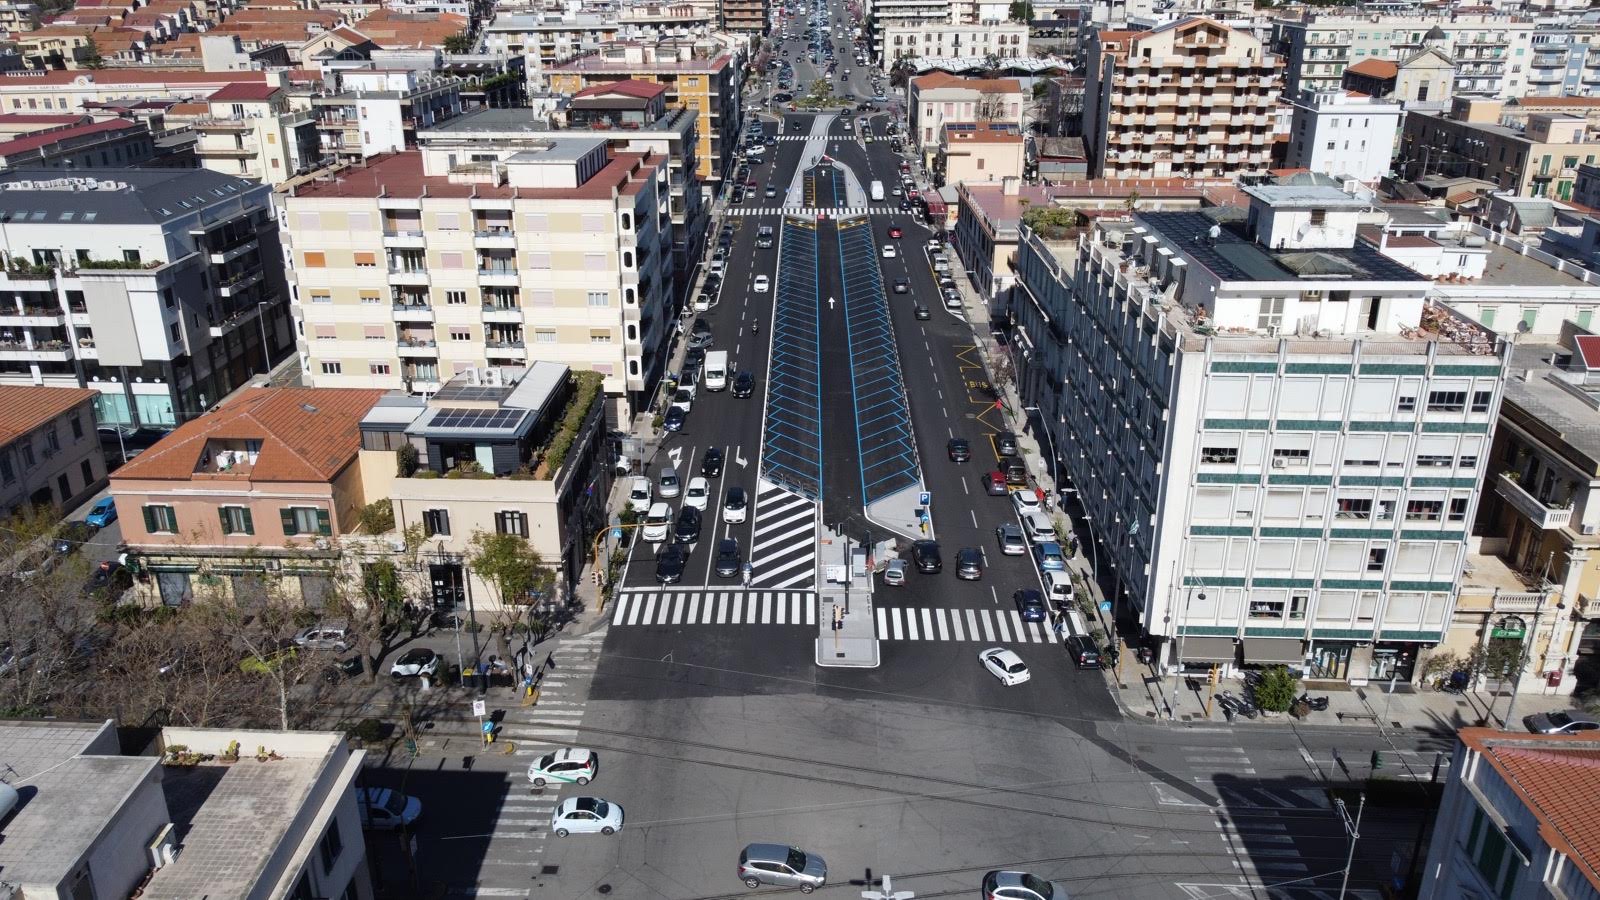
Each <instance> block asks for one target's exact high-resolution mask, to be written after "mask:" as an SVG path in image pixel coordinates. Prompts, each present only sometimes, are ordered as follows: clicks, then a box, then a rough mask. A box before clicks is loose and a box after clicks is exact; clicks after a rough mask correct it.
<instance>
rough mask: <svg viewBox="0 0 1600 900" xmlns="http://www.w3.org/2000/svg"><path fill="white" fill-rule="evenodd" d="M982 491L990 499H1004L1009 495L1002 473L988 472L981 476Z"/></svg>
mask: <svg viewBox="0 0 1600 900" xmlns="http://www.w3.org/2000/svg"><path fill="white" fill-rule="evenodd" d="M983 491H984V493H986V494H988V495H989V496H991V497H1004V496H1005V495H1006V494H1008V493H1010V490H1009V489H1008V488H1007V487H1006V476H1005V473H1004V472H990V473H989V474H987V475H985V476H983Z"/></svg>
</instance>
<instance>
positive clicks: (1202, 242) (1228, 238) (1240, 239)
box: [1135, 188, 1431, 284]
mask: <svg viewBox="0 0 1600 900" xmlns="http://www.w3.org/2000/svg"><path fill="white" fill-rule="evenodd" d="M1251 190H1259V188H1252V189H1251ZM1298 190H1303V189H1298ZM1135 221H1136V222H1137V223H1139V224H1141V225H1144V226H1145V227H1147V228H1149V229H1150V230H1152V231H1155V232H1157V233H1159V234H1160V236H1161V237H1162V238H1163V239H1164V240H1165V241H1166V242H1167V243H1169V244H1171V245H1173V246H1174V247H1176V248H1178V249H1179V250H1181V251H1182V252H1183V253H1184V254H1186V255H1188V256H1189V257H1190V258H1191V259H1193V260H1194V261H1195V262H1197V263H1199V264H1200V265H1202V266H1205V267H1206V268H1207V269H1209V270H1210V271H1211V272H1212V273H1213V274H1215V275H1216V276H1217V277H1218V278H1220V279H1221V280H1223V281H1290V282H1293V281H1300V280H1302V279H1310V280H1335V279H1338V280H1348V281H1351V282H1359V281H1387V282H1399V281H1416V282H1422V283H1425V284H1426V283H1431V279H1429V278H1428V277H1427V276H1425V275H1423V274H1422V273H1420V272H1418V271H1416V270H1415V269H1412V268H1410V267H1409V266H1405V265H1402V264H1400V263H1398V262H1395V261H1394V260H1392V259H1390V258H1389V257H1387V256H1384V255H1383V254H1382V253H1379V252H1378V251H1377V250H1375V249H1373V248H1371V247H1368V246H1366V245H1364V244H1359V243H1358V244H1356V245H1355V246H1354V247H1349V248H1319V249H1315V250H1269V249H1267V248H1266V247H1263V246H1261V245H1260V244H1258V243H1256V242H1255V241H1253V240H1251V239H1250V238H1249V237H1248V236H1246V234H1245V231H1244V222H1243V220H1242V219H1220V218H1219V217H1217V216H1216V215H1212V214H1209V213H1204V212H1148V213H1136V214H1135ZM1212 226H1217V227H1218V229H1219V234H1218V237H1217V238H1216V239H1215V240H1212V239H1211V238H1210V237H1209V236H1208V234H1209V232H1210V231H1211V228H1212Z"/></svg>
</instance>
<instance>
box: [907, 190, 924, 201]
mask: <svg viewBox="0 0 1600 900" xmlns="http://www.w3.org/2000/svg"><path fill="white" fill-rule="evenodd" d="M919 196H921V195H920V194H918V193H917V192H916V191H906V199H907V200H915V199H917V197H919Z"/></svg>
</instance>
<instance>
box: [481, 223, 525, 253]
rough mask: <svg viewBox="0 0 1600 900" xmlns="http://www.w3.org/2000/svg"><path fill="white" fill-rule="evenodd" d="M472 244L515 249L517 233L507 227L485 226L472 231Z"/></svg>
mask: <svg viewBox="0 0 1600 900" xmlns="http://www.w3.org/2000/svg"><path fill="white" fill-rule="evenodd" d="M472 243H473V246H477V247H505V248H508V249H515V248H516V246H517V234H516V232H514V231H512V230H511V229H509V228H487V229H484V230H482V231H474V232H473V233H472Z"/></svg>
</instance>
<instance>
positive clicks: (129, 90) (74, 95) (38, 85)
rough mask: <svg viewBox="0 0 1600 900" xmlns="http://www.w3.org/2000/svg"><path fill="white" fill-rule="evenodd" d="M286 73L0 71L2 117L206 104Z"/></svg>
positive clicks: (276, 80)
mask: <svg viewBox="0 0 1600 900" xmlns="http://www.w3.org/2000/svg"><path fill="white" fill-rule="evenodd" d="M283 77H284V76H283V75H282V74H281V73H269V72H238V71H229V72H196V71H190V70H177V69H82V70H66V71H48V72H31V71H23V72H0V112H7V113H30V114H31V113H69V112H70V113H81V112H84V111H86V110H87V109H88V107H89V104H99V103H110V102H113V101H122V102H129V101H130V99H131V98H138V99H143V100H192V101H203V100H205V99H206V98H208V97H210V96H211V95H212V94H214V93H216V92H217V91H219V90H221V89H223V88H225V87H227V86H228V85H230V84H237V83H244V84H280V83H282V80H283Z"/></svg>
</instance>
